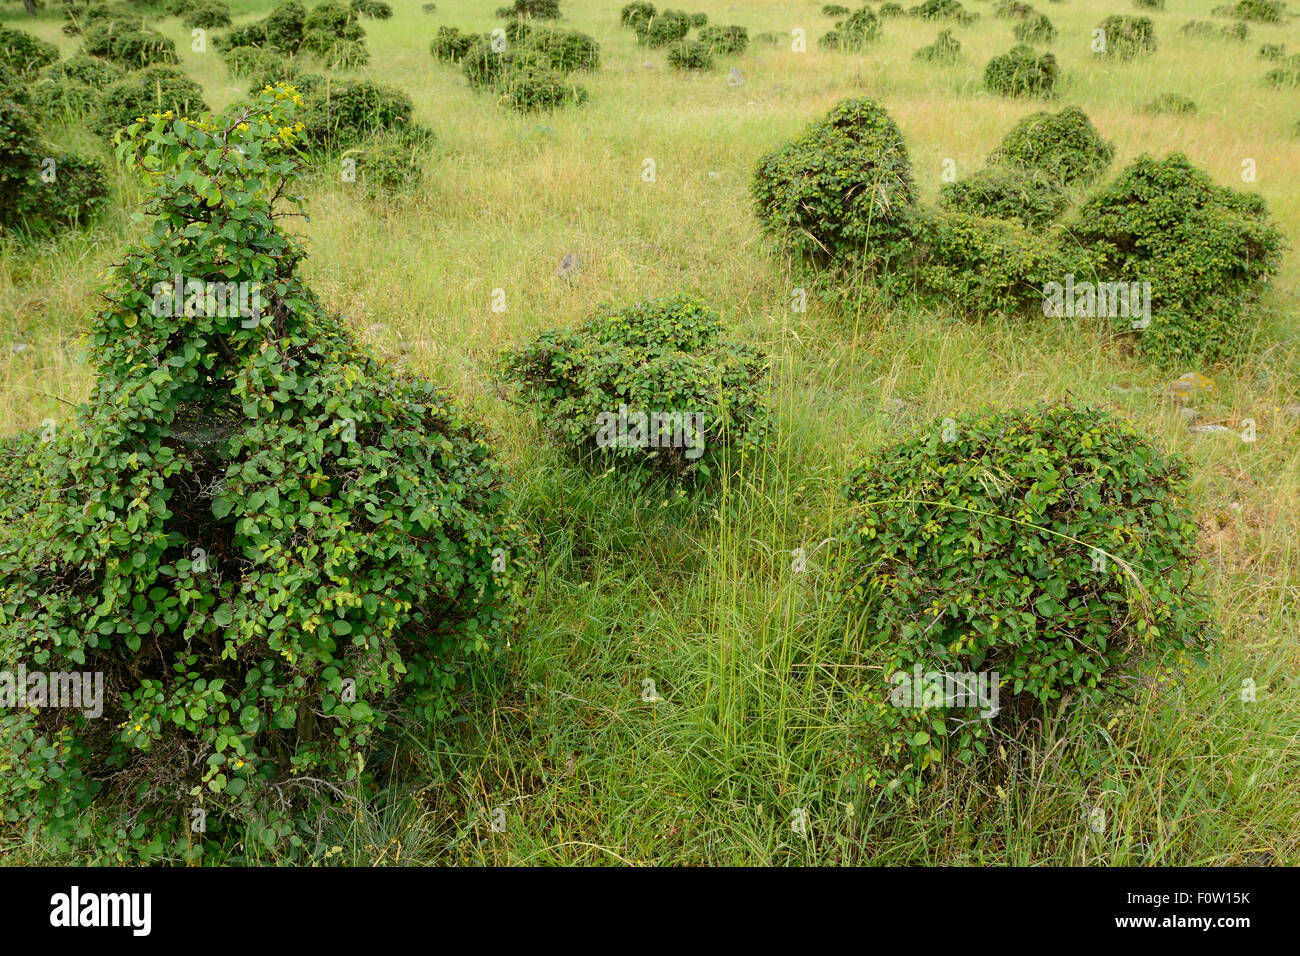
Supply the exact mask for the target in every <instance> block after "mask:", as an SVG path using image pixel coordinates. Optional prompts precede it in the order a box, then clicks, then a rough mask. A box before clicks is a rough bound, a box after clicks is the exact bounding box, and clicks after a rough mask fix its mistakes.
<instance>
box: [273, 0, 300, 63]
mask: <svg viewBox="0 0 1300 956" xmlns="http://www.w3.org/2000/svg"><path fill="white" fill-rule="evenodd" d="M306 30H307V8H306V7H304V6H303V5H302V4H301V3H299V2H298V0H288V2H287V3H281V4H280V5H279V6H277V7H276V8H275V9H274V10H272V11H271V12H270V13H269V14H268V15H267V17H266V19H265V20H263V21H262V32H263V34H264V35H265V37H266V43H267V45H268V46H270V47H273V48H274V49H276V50H279V51H280V52H281V53H297V52H298V50H299V49H300V48H301V47H302V43H303V37H304V34H305V33H306Z"/></svg>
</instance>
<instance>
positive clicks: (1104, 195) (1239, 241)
mask: <svg viewBox="0 0 1300 956" xmlns="http://www.w3.org/2000/svg"><path fill="white" fill-rule="evenodd" d="M1070 233H1071V239H1072V241H1073V242H1075V243H1077V244H1078V246H1079V247H1080V248H1081V249H1085V250H1088V251H1089V252H1090V253H1091V254H1092V255H1094V256H1095V257H1096V259H1097V269H1098V275H1099V276H1101V277H1102V278H1103V279H1105V280H1107V281H1121V282H1123V281H1128V282H1150V283H1151V309H1152V318H1151V326H1150V328H1148V329H1145V330H1143V331H1142V333H1141V336H1140V338H1139V339H1138V344H1139V345H1140V347H1141V348H1142V350H1143V351H1144V352H1145V353H1147V354H1148V355H1150V356H1151V357H1152V358H1154V359H1155V360H1157V361H1160V362H1166V363H1168V364H1174V363H1177V362H1180V361H1188V360H1196V361H1216V360H1218V359H1220V358H1224V357H1227V356H1231V355H1233V354H1234V353H1235V352H1236V351H1237V350H1238V349H1239V347H1240V345H1241V341H1242V339H1243V338H1244V336H1245V333H1246V332H1247V331H1248V329H1247V328H1246V327H1245V325H1244V324H1243V323H1242V322H1241V321H1240V313H1241V311H1242V308H1243V306H1245V305H1246V304H1247V303H1248V302H1249V301H1250V300H1251V299H1252V298H1253V297H1255V296H1256V295H1257V294H1258V291H1259V288H1260V285H1261V283H1262V282H1263V281H1264V280H1265V279H1266V278H1267V277H1268V276H1270V275H1272V274H1273V273H1275V272H1276V271H1277V266H1278V262H1279V259H1280V256H1281V250H1282V246H1283V240H1282V235H1281V233H1280V232H1279V231H1278V229H1277V227H1276V225H1275V224H1274V223H1273V222H1271V221H1270V219H1269V217H1268V209H1267V206H1266V205H1265V203H1264V200H1263V198H1262V197H1260V196H1258V195H1255V194H1254V193H1245V192H1234V191H1233V190H1231V189H1227V188H1224V187H1221V186H1218V185H1216V184H1215V183H1214V182H1213V181H1212V180H1211V179H1210V177H1209V176H1208V175H1206V174H1205V173H1204V172H1202V171H1200V170H1198V169H1196V168H1195V167H1194V166H1192V164H1191V163H1190V162H1188V160H1187V158H1186V157H1185V156H1182V155H1178V154H1175V155H1173V156H1170V157H1169V158H1167V159H1164V160H1155V159H1152V158H1150V157H1146V156H1144V157H1142V158H1141V159H1139V160H1138V161H1137V162H1135V163H1134V164H1133V165H1131V166H1129V167H1128V168H1127V169H1125V170H1124V172H1123V173H1121V174H1120V176H1119V178H1118V179H1117V180H1115V182H1113V183H1110V184H1109V185H1107V186H1106V187H1105V188H1103V189H1101V190H1100V191H1098V192H1097V193H1096V194H1094V195H1093V196H1092V197H1090V198H1089V199H1088V201H1087V202H1086V203H1084V204H1083V205H1082V206H1081V207H1080V208H1079V209H1078V210H1077V212H1076V214H1075V216H1074V217H1072V221H1071V223H1070Z"/></svg>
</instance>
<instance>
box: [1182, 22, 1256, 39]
mask: <svg viewBox="0 0 1300 956" xmlns="http://www.w3.org/2000/svg"><path fill="white" fill-rule="evenodd" d="M1182 32H1183V33H1184V34H1186V35H1187V36H1195V37H1209V38H1212V39H1219V40H1245V39H1248V38H1249V37H1250V28H1249V27H1247V26H1246V24H1244V23H1233V24H1231V25H1228V26H1225V25H1221V24H1218V23H1210V22H1209V21H1207V20H1191V21H1189V22H1187V23H1184V24H1183V26H1182Z"/></svg>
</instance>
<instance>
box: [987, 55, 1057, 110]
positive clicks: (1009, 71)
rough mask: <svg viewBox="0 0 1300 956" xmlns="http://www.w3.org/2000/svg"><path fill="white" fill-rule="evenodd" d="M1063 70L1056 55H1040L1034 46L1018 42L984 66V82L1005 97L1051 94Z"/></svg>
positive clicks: (990, 88)
mask: <svg viewBox="0 0 1300 956" xmlns="http://www.w3.org/2000/svg"><path fill="white" fill-rule="evenodd" d="M1059 72H1060V69H1059V67H1058V66H1057V64H1056V57H1054V56H1052V54H1050V53H1044V54H1043V55H1042V56H1041V57H1040V56H1038V55H1036V54H1035V53H1034V50H1033V47H1030V46H1026V45H1025V44H1023V43H1022V44H1019V45H1017V46H1014V47H1012V48H1011V51H1010V52H1009V53H1004V54H1003V55H1002V56H995V57H994V58H993V59H991V60H989V62H988V66H986V67H985V68H984V85H985V86H986V87H988V89H989V90H991V91H992V92H994V93H1000V94H1002V95H1003V96H1038V97H1046V96H1051V95H1052V94H1053V92H1054V91H1055V89H1056V78H1057V75H1058V74H1059Z"/></svg>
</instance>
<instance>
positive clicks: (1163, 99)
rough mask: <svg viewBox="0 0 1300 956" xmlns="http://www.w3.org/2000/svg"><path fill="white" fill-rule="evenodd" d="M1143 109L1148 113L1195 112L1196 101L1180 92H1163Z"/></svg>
mask: <svg viewBox="0 0 1300 956" xmlns="http://www.w3.org/2000/svg"><path fill="white" fill-rule="evenodd" d="M1142 110H1143V112H1146V113H1195V112H1196V101H1195V100H1192V99H1188V98H1187V97H1186V96H1183V95H1181V94H1179V93H1161V94H1160V95H1159V96H1157V97H1156V98H1155V99H1154V100H1152V101H1151V102H1150V103H1147V104H1146V105H1145V106H1144V107H1142Z"/></svg>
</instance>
